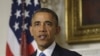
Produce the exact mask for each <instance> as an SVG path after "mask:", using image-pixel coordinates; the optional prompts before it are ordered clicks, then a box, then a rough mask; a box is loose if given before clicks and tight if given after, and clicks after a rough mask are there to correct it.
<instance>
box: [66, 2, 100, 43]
mask: <svg viewBox="0 0 100 56" xmlns="http://www.w3.org/2000/svg"><path fill="white" fill-rule="evenodd" d="M89 1H91V2H93V0H89ZM94 1H95V2H98V0H94ZM83 5H84V3H83V0H65V26H66V33H67V35H68V36H67V37H66V41H67V42H68V43H69V44H75V43H89V42H99V41H100V23H99V22H100V21H99V22H98V23H96V22H95V23H92V24H91V23H90V22H88V23H86V24H85V23H83V22H85V21H83V19H85V18H84V17H83V16H84V15H85V14H83V10H84V9H85V8H84V7H83ZM90 6H91V5H90ZM96 9H99V8H98V7H96ZM84 12H85V11H84ZM88 13H89V12H88ZM89 15H90V16H91V14H89ZM85 16H86V17H88V15H85ZM96 20H97V19H96ZM86 21H87V19H86ZM97 21H98V20H97Z"/></svg>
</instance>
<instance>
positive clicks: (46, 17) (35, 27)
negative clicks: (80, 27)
mask: <svg viewBox="0 0 100 56" xmlns="http://www.w3.org/2000/svg"><path fill="white" fill-rule="evenodd" d="M30 31H31V35H32V36H34V39H35V40H36V42H37V44H38V46H39V47H44V48H47V47H48V46H50V45H51V44H52V42H53V41H54V40H55V35H56V34H57V33H58V31H59V27H58V26H56V21H55V19H54V17H53V16H52V15H51V14H50V13H47V12H38V13H36V14H35V16H34V17H33V20H32V26H31V27H30Z"/></svg>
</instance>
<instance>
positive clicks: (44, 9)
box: [32, 8, 58, 26]
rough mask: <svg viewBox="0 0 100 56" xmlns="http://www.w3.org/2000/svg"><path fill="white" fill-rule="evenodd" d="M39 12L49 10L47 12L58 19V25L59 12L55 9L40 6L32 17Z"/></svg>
mask: <svg viewBox="0 0 100 56" xmlns="http://www.w3.org/2000/svg"><path fill="white" fill-rule="evenodd" d="M38 12H47V13H50V14H51V15H52V16H53V17H54V19H55V21H56V26H58V16H57V14H56V13H55V12H54V11H53V10H51V9H48V8H40V9H38V10H36V11H35V12H34V14H33V16H32V17H34V15H35V14H36V13H38Z"/></svg>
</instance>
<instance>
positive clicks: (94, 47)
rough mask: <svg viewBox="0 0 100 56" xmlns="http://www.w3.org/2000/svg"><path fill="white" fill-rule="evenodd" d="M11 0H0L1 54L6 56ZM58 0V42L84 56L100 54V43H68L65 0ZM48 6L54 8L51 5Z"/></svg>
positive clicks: (97, 55) (98, 55)
mask: <svg viewBox="0 0 100 56" xmlns="http://www.w3.org/2000/svg"><path fill="white" fill-rule="evenodd" d="M11 1H12V0H0V56H5V45H6V39H7V36H8V22H9V16H10V10H11V3H12V2H11ZM50 1H52V0H50ZM53 1H54V0H53ZM58 1H59V3H57V4H56V7H57V9H53V10H55V11H56V12H57V14H58V15H59V22H60V26H61V30H62V31H61V34H60V36H59V37H57V42H58V43H59V44H60V45H61V46H63V47H64V48H68V49H71V50H75V51H78V52H79V53H81V54H83V55H84V56H86V54H87V56H89V54H92V55H90V56H100V54H98V52H99V53H100V51H99V50H100V43H88V44H77V45H68V44H67V43H66V33H65V26H64V25H65V19H64V9H63V8H64V7H63V6H64V0H58ZM52 6H53V5H52ZM48 7H49V8H52V7H50V6H48ZM66 25H67V24H66ZM86 51H87V52H86ZM85 52H86V53H85ZM88 52H90V53H88ZM96 52H97V53H96ZM93 54H94V55H93Z"/></svg>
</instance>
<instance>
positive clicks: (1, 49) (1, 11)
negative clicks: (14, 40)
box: [0, 0, 11, 56]
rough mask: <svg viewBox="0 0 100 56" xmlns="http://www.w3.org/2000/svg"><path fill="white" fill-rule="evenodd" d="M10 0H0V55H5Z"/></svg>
mask: <svg viewBox="0 0 100 56" xmlns="http://www.w3.org/2000/svg"><path fill="white" fill-rule="evenodd" d="M10 4H11V0H0V56H5V44H6V38H7V33H8V20H9V16H10Z"/></svg>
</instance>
